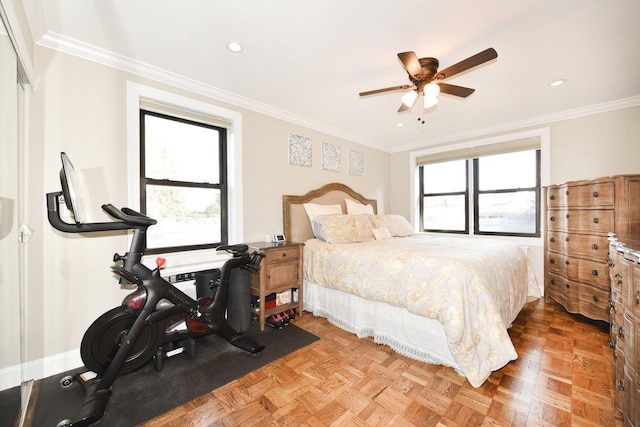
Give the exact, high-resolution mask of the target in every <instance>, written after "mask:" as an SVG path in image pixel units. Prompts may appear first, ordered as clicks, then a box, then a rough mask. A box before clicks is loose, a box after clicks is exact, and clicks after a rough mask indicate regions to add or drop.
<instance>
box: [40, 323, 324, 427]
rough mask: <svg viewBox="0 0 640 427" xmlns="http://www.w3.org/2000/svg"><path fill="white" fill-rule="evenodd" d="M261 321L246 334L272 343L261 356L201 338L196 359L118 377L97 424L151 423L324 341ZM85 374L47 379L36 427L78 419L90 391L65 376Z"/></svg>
mask: <svg viewBox="0 0 640 427" xmlns="http://www.w3.org/2000/svg"><path fill="white" fill-rule="evenodd" d="M257 323H258V322H257V321H255V322H252V328H253V329H254V332H251V333H248V334H246V335H250V336H253V337H254V339H255V340H256V341H257V342H259V343H260V344H263V345H265V346H266V348H265V349H264V350H263V351H262V352H260V353H259V354H258V355H256V356H251V355H250V354H249V353H247V352H245V351H243V350H240V349H239V348H237V347H234V346H232V345H231V344H229V343H228V342H227V341H225V340H224V339H222V338H220V337H218V336H216V335H210V336H207V337H203V338H200V339H198V340H196V357H195V359H189V357H188V356H187V355H186V353H185V352H183V353H181V354H178V355H176V356H173V357H171V358H168V359H166V360H165V361H164V364H163V368H162V370H161V371H156V370H155V369H154V367H153V363H152V362H150V363H148V364H147V365H145V366H143V367H142V368H140V369H138V370H137V371H134V372H131V373H130V374H127V375H124V376H122V377H119V378H118V379H116V381H115V383H114V385H113V387H112V395H111V399H110V400H109V405H108V406H107V409H106V411H105V414H104V416H103V417H102V419H101V420H100V421H98V422H97V423H96V424H94V425H96V426H98V425H100V426H108V427H118V426H123V427H130V426H134V425H136V424H139V423H142V422H144V421H148V420H150V419H152V418H154V417H157V416H158V415H161V414H163V413H165V412H167V411H169V410H171V409H173V408H176V407H178V406H180V405H183V404H185V403H187V402H189V401H191V400H193V399H196V398H198V397H200V396H203V395H205V394H207V393H208V392H210V391H212V390H215V389H217V388H219V387H221V386H223V385H225V384H227V383H229V382H231V381H233V380H235V379H237V378H240V377H242V376H244V375H246V374H248V373H249V372H252V371H254V370H256V369H258V368H261V367H262V366H265V365H267V364H268V363H271V362H272V361H274V360H277V359H279V358H281V357H283V356H286V355H287V354H289V353H292V352H294V351H296V350H298V349H300V348H302V347H304V346H306V345H309V344H311V343H312V342H314V341H316V340H317V339H318V337H316V336H315V335H313V334H310V333H309V332H306V331H304V330H303V329H300V328H298V327H296V326H295V325H293V324H290V325H287V326H285V327H284V328H283V329H280V330H278V329H273V328H270V327H267V328H266V329H265V330H264V332H259V330H258V324H257ZM81 372H83V369H76V370H73V371H70V372H66V373H62V374H58V375H54V376H51V377H48V378H45V379H43V380H42V382H41V384H40V391H39V393H38V397H37V400H36V407H35V414H34V417H33V427H55V426H56V424H57V423H58V422H59V421H60V420H62V419H65V418H69V419H71V420H72V421H73V418H74V417H75V416H76V415H77V414H78V411H79V410H80V406H81V404H82V401H83V400H84V392H83V390H82V386H81V385H80V384H79V383H77V382H76V383H74V384H73V385H72V386H71V387H69V388H67V389H63V388H62V387H61V386H60V379H61V378H63V377H64V376H65V375H73V374H75V373H81Z"/></svg>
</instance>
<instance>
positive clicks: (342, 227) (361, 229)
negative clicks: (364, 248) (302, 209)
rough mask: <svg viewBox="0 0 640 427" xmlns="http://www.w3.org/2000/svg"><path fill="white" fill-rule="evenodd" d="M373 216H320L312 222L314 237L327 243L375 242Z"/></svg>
mask: <svg viewBox="0 0 640 427" xmlns="http://www.w3.org/2000/svg"><path fill="white" fill-rule="evenodd" d="M370 217H371V215H319V216H317V217H315V219H314V220H313V221H311V228H312V230H313V235H314V236H316V237H317V238H318V239H320V240H324V241H325V242H327V243H356V242H366V241H369V240H373V239H374V237H373V231H372V230H373V224H372V223H371V220H370Z"/></svg>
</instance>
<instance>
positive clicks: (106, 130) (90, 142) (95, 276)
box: [26, 47, 389, 378]
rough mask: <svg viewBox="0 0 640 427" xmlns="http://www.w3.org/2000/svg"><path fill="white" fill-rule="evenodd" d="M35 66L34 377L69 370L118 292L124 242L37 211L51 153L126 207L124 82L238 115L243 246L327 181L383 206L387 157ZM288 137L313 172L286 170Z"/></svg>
mask: <svg viewBox="0 0 640 427" xmlns="http://www.w3.org/2000/svg"><path fill="white" fill-rule="evenodd" d="M34 64H35V75H36V79H37V85H36V88H35V90H34V93H33V96H32V100H31V110H30V112H29V114H30V124H29V131H30V139H29V145H28V149H27V152H28V153H27V162H26V163H27V166H26V167H27V171H26V173H27V176H28V179H29V181H30V184H29V188H30V192H29V194H28V195H27V217H28V222H29V224H30V225H31V226H32V227H33V228H34V229H35V235H34V238H33V240H32V242H31V243H30V249H29V253H28V257H27V258H28V260H27V262H28V268H29V275H28V278H27V285H26V286H27V291H28V293H29V296H28V299H29V303H28V306H27V313H26V314H27V325H26V326H27V333H26V336H27V353H26V361H27V363H28V366H29V372H30V373H31V375H32V376H33V377H35V378H38V377H40V376H44V375H50V374H51V373H52V372H51V371H52V369H53V370H54V371H61V370H64V369H68V368H72V367H74V366H69V364H71V365H73V363H74V361H73V358H74V357H77V351H76V349H77V348H78V347H79V345H80V341H81V339H82V336H83V334H84V331H85V330H86V329H87V327H88V326H89V325H90V323H91V322H92V321H93V320H94V319H96V318H97V317H98V316H99V315H100V314H102V313H103V312H105V311H106V310H108V309H110V308H112V307H114V306H116V305H119V304H120V303H121V300H122V298H123V297H124V296H125V295H126V293H127V292H126V291H122V290H120V289H119V286H118V283H117V280H116V279H115V278H114V276H113V275H112V273H111V272H110V270H109V267H110V266H111V264H112V261H111V259H112V256H113V253H114V252H120V253H124V252H125V251H126V249H127V246H126V245H127V239H126V235H125V234H123V233H93V234H91V235H89V234H87V235H73V234H64V233H61V232H58V231H56V230H54V229H53V228H52V227H51V226H50V225H49V223H48V221H47V219H46V216H45V210H46V207H45V203H44V202H45V193H47V192H54V191H59V190H60V184H59V180H58V171H59V169H60V160H59V155H60V152H61V151H65V152H67V153H68V154H69V156H70V157H71V159H72V161H73V163H74V165H75V167H76V169H89V168H100V169H102V171H103V173H104V176H105V178H106V181H107V182H106V187H107V188H106V192H107V193H108V195H109V198H110V200H105V201H102V203H105V202H111V203H113V204H114V205H116V206H126V204H127V200H128V198H127V193H126V189H127V176H126V172H127V167H126V137H127V132H126V86H127V81H134V82H137V83H140V84H144V85H146V86H151V87H156V88H158V89H161V90H163V91H172V92H175V93H177V94H179V95H182V96H187V97H191V98H194V99H196V100H199V101H204V102H209V103H213V104H216V105H220V106H223V107H224V108H227V109H231V110H235V111H238V112H240V113H241V114H242V124H243V128H242V135H243V141H242V145H243V156H242V157H243V163H242V169H243V174H242V180H243V183H244V188H243V206H244V218H243V235H244V240H245V241H252V240H262V239H263V238H264V234H266V233H271V232H274V231H281V230H282V195H283V194H301V193H303V192H306V191H308V190H310V189H313V188H316V187H318V186H320V185H322V184H326V183H329V182H336V181H339V182H343V183H345V184H347V185H350V186H351V187H352V188H354V189H355V190H356V191H358V192H361V193H362V194H364V195H366V196H367V197H375V198H378V199H379V200H380V206H381V208H382V209H384V207H385V206H386V204H387V203H386V199H385V195H386V194H387V193H388V188H387V185H388V184H387V183H388V182H389V168H388V161H389V154H388V153H383V152H380V151H378V150H374V149H370V148H368V147H364V146H361V145H359V144H355V143H352V142H350V141H347V140H344V139H341V138H338V137H334V136H331V135H327V134H323V133H321V132H318V131H315V130H312V129H308V128H304V127H301V126H298V125H295V124H292V123H289V122H287V121H284V120H279V119H276V118H273V117H270V116H267V115H265V114H260V113H256V112H253V111H249V110H247V109H246V108H238V107H235V106H233V105H229V104H225V103H221V102H217V101H216V100H213V99H208V98H207V97H205V96H202V95H199V94H195V93H190V92H187V91H184V90H179V89H176V88H173V87H170V86H168V85H165V84H161V83H158V82H156V81H152V80H149V79H145V78H142V77H139V76H135V75H132V74H129V73H125V72H123V71H119V70H116V69H113V68H110V67H106V66H103V65H100V64H97V63H93V62H90V61H86V60H83V59H80V58H77V57H73V56H70V55H67V54H64V53H60V52H55V51H52V50H49V49H46V48H42V47H36V50H35V61H34ZM289 133H295V134H298V135H302V136H306V137H309V138H312V139H313V166H312V167H310V168H305V167H300V166H292V165H289V164H288V134H289ZM323 141H324V142H328V143H331V144H335V145H338V146H339V147H340V150H341V159H342V166H341V171H340V172H328V171H324V170H322V169H321V167H320V144H321V142H323ZM348 148H352V149H355V150H357V151H360V152H363V153H364V157H365V160H364V168H365V175H364V176H362V177H354V176H350V175H349V174H348V173H347V163H346V159H347V149H348ZM76 361H78V362H79V358H77V359H76ZM75 366H77V365H75Z"/></svg>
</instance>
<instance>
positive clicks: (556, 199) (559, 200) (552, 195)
mask: <svg viewBox="0 0 640 427" xmlns="http://www.w3.org/2000/svg"><path fill="white" fill-rule="evenodd" d="M565 190H566V187H547V208H549V209H553V208H561V207H564V206H567V198H566V197H565Z"/></svg>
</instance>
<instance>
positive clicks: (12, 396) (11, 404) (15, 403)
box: [0, 386, 20, 427]
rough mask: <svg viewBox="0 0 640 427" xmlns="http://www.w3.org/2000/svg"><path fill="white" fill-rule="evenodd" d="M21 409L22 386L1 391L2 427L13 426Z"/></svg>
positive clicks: (0, 418)
mask: <svg viewBox="0 0 640 427" xmlns="http://www.w3.org/2000/svg"><path fill="white" fill-rule="evenodd" d="M19 410H20V386H16V387H13V388H10V389H8V390H2V391H0V414H1V415H0V427H13V426H14V421H15V420H16V416H17V415H18V411H19Z"/></svg>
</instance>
